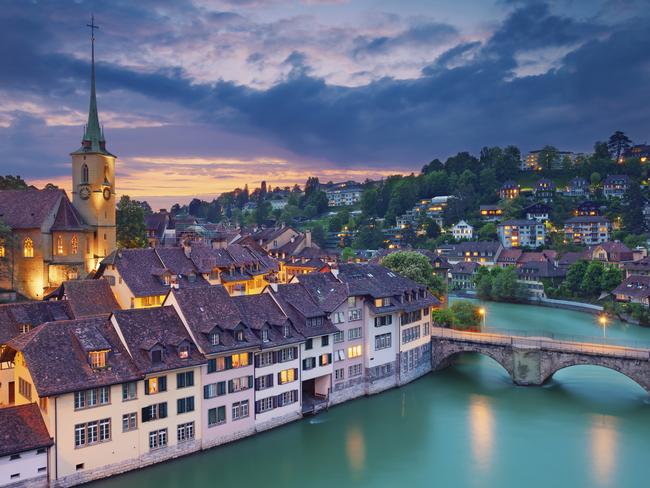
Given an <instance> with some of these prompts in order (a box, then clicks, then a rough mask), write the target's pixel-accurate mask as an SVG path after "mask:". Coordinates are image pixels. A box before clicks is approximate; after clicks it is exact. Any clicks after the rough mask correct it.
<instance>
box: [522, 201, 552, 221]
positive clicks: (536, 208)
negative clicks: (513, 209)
mask: <svg viewBox="0 0 650 488" xmlns="http://www.w3.org/2000/svg"><path fill="white" fill-rule="evenodd" d="M524 212H526V219H527V220H536V221H538V222H546V221H547V220H548V216H549V213H550V212H551V207H549V206H548V205H546V204H545V203H534V204H533V205H530V206H528V207H526V208H525V209H524Z"/></svg>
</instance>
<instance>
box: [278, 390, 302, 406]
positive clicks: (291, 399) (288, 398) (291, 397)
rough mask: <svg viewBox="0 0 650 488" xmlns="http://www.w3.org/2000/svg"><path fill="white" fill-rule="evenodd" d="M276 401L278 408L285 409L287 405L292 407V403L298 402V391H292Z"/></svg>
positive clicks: (282, 394)
mask: <svg viewBox="0 0 650 488" xmlns="http://www.w3.org/2000/svg"><path fill="white" fill-rule="evenodd" d="M276 398H277V400H276V405H277V406H278V407H283V406H285V405H290V404H291V403H296V402H297V401H298V390H291V391H287V392H284V393H281V394H280V395H278V396H277V397H276Z"/></svg>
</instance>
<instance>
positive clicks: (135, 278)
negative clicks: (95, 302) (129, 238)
mask: <svg viewBox="0 0 650 488" xmlns="http://www.w3.org/2000/svg"><path fill="white" fill-rule="evenodd" d="M96 277H97V278H104V279H105V280H106V281H108V283H109V284H110V286H111V289H112V290H113V294H114V295H115V299H116V300H117V302H118V303H119V305H120V307H121V308H123V309H130V308H147V307H157V306H160V305H161V304H162V302H163V300H164V299H165V296H166V295H167V293H168V292H169V290H170V289H172V288H199V287H203V286H209V285H210V284H209V283H208V281H206V280H205V279H204V278H203V276H202V275H201V274H200V273H199V271H198V270H197V268H196V267H195V266H194V264H193V262H192V261H191V260H190V259H189V258H188V257H187V256H186V255H185V253H184V252H183V249H181V248H179V247H158V248H148V249H118V250H116V251H115V252H113V253H111V255H110V256H108V257H107V258H106V259H104V260H103V261H102V263H101V265H100V267H99V270H98V271H97V275H96Z"/></svg>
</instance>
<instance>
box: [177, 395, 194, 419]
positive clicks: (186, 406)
mask: <svg viewBox="0 0 650 488" xmlns="http://www.w3.org/2000/svg"><path fill="white" fill-rule="evenodd" d="M193 411H194V397H193V396H191V397H186V398H179V399H178V400H176V412H177V413H178V414H179V415H180V414H181V413H187V412H193Z"/></svg>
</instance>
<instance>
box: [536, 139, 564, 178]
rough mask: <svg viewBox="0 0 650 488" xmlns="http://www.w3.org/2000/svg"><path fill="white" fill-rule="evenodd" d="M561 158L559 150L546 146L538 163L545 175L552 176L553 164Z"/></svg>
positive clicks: (540, 154)
mask: <svg viewBox="0 0 650 488" xmlns="http://www.w3.org/2000/svg"><path fill="white" fill-rule="evenodd" d="M558 158H559V152H558V150H557V148H555V147H553V146H544V147H543V148H542V150H541V151H540V153H539V156H538V161H539V165H540V166H541V168H542V171H543V172H544V173H545V174H550V173H551V171H553V164H554V163H555V161H557V160H558Z"/></svg>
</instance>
